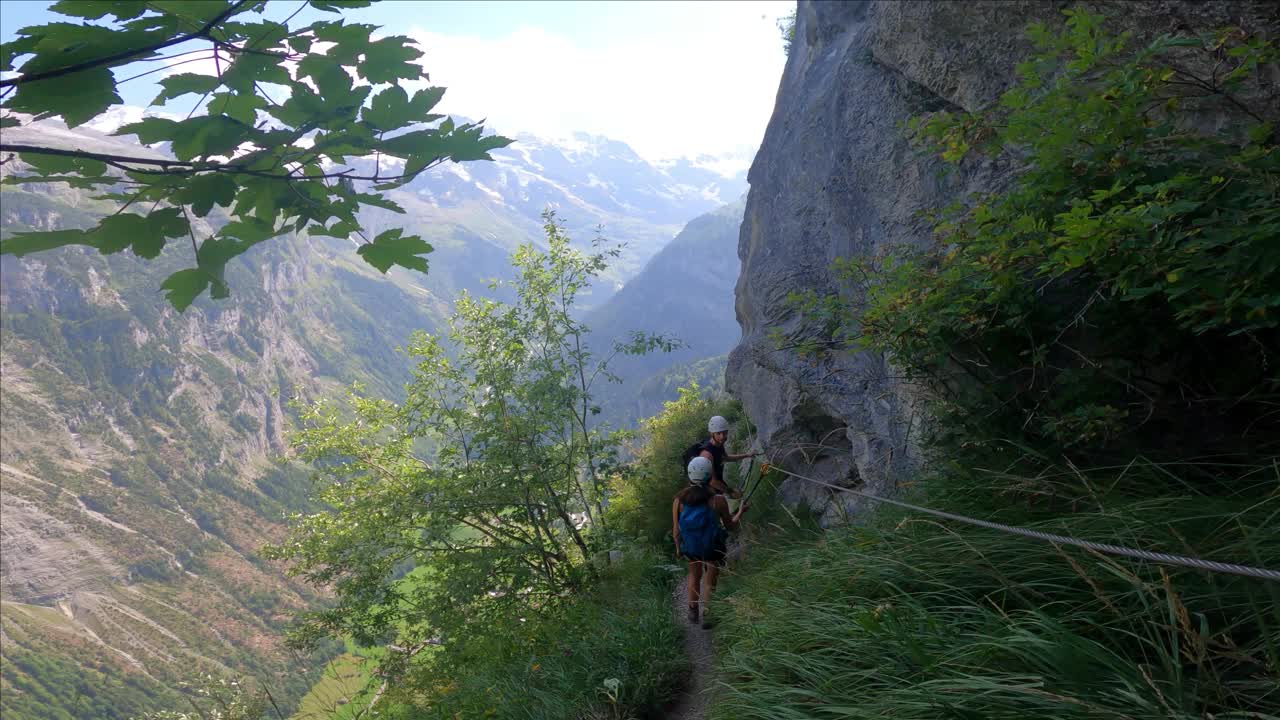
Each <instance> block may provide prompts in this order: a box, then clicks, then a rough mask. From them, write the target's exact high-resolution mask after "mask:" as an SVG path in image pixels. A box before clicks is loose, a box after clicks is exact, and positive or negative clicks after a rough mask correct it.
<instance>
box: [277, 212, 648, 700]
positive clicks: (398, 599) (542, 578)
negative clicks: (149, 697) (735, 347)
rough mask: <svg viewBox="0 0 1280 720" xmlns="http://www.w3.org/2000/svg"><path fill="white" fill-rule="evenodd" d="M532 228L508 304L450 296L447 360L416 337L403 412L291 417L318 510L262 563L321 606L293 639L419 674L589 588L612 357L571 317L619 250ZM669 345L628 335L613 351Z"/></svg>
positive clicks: (358, 401) (436, 342) (433, 341)
mask: <svg viewBox="0 0 1280 720" xmlns="http://www.w3.org/2000/svg"><path fill="white" fill-rule="evenodd" d="M545 231H546V239H547V250H546V251H545V252H543V251H539V250H537V249H535V248H534V247H533V246H532V245H524V246H521V247H520V248H519V249H518V250H517V251H516V253H515V255H514V257H513V264H514V266H515V268H516V271H517V279H516V281H515V282H514V285H513V287H512V290H513V296H514V301H513V302H512V304H510V305H506V304H503V303H499V302H497V301H494V300H488V299H481V298H473V297H471V296H470V295H466V294H464V295H463V296H462V297H461V298H460V299H459V300H458V302H457V309H456V312H455V314H454V316H453V318H452V319H451V320H450V322H449V336H448V340H449V341H450V343H451V348H452V349H451V351H450V352H448V353H446V351H445V344H444V339H442V338H440V337H437V336H432V335H428V334H426V333H419V334H417V335H416V336H415V337H414V339H413V341H412V342H411V343H410V346H409V348H408V352H409V353H410V354H411V355H412V356H413V357H415V358H416V359H417V365H416V368H415V369H414V373H413V380H412V382H411V383H409V385H408V386H407V388H406V397H405V399H404V401H403V402H399V403H394V402H390V401H388V400H382V399H376V398H370V397H367V396H365V395H363V394H362V393H361V392H360V390H359V388H357V389H355V390H353V391H352V393H351V394H350V395H349V397H348V402H347V403H346V406H345V407H342V408H339V407H337V406H335V405H334V404H331V403H326V402H319V403H316V404H313V405H310V406H307V407H305V408H304V409H303V411H302V417H301V424H302V430H300V431H299V432H298V433H297V434H296V435H295V436H294V438H293V442H294V445H295V447H296V448H297V450H298V451H299V453H300V456H301V457H302V458H304V459H306V460H310V461H314V462H316V463H318V464H319V467H321V468H322V470H323V475H322V478H321V482H320V484H319V485H318V486H317V493H316V497H317V499H318V500H319V501H320V502H321V503H323V504H324V506H325V508H326V509H325V510H323V511H320V512H316V513H311V514H306V515H301V514H300V515H295V516H294V517H293V528H292V531H291V534H290V537H289V538H288V539H287V540H286V541H285V542H284V543H282V544H281V545H279V546H276V547H273V548H269V549H268V553H269V555H270V556H272V557H275V558H279V559H284V560H288V561H290V562H291V563H292V571H293V572H294V573H295V574H298V575H301V576H302V577H304V578H306V579H307V580H309V581H311V582H313V583H315V584H317V585H324V586H329V587H331V588H332V589H333V591H334V593H335V595H336V602H335V603H334V604H333V605H332V607H330V608H327V609H324V610H320V611H317V612H314V613H311V614H309V615H308V616H307V617H306V618H305V620H306V622H305V623H304V624H303V625H302V626H301V627H300V629H299V631H298V632H297V633H296V634H295V638H296V639H297V640H298V641H299V642H302V643H307V642H309V641H313V640H315V639H316V638H319V637H323V636H325V635H336V636H346V637H350V638H351V639H352V640H353V641H355V642H356V643H357V644H358V645H360V646H363V647H372V646H376V645H382V644H386V643H392V644H393V645H394V646H395V647H397V648H402V649H405V650H402V651H400V652H393V653H388V654H387V655H386V656H385V657H384V658H383V660H382V662H381V665H380V672H382V673H384V674H387V675H389V676H396V675H399V674H401V673H404V672H407V671H409V670H411V669H414V668H419V669H422V668H426V669H425V670H423V672H424V673H425V676H434V675H433V671H431V670H430V668H431V667H435V666H437V665H439V666H440V667H447V666H448V665H449V663H452V662H455V661H457V660H456V657H457V653H463V652H465V651H466V648H467V647H468V643H473V642H481V641H482V640H483V639H484V638H488V637H492V634H493V633H495V632H497V631H498V629H499V628H503V627H507V628H511V627H515V625H512V624H511V623H515V622H517V621H518V618H521V617H526V616H530V615H533V614H535V613H536V614H546V613H555V612H557V608H558V607H559V606H560V605H561V604H562V603H565V602H568V601H569V600H568V599H569V598H570V597H571V596H572V594H573V592H574V591H581V590H583V589H584V588H587V587H588V586H589V582H590V579H591V577H592V575H593V574H594V573H593V570H592V568H591V566H590V565H589V564H588V563H587V560H588V558H590V557H592V554H593V552H594V550H595V549H596V546H597V544H598V541H599V540H598V538H599V537H601V536H602V533H603V531H604V529H605V525H604V521H605V518H604V515H603V511H602V508H603V500H604V492H605V477H606V476H607V474H609V473H611V472H612V468H613V467H614V466H615V465H616V460H615V457H614V456H615V454H616V448H615V444H614V440H613V439H612V437H611V436H609V435H607V434H605V433H604V432H603V431H602V430H601V429H600V428H597V427H595V426H594V425H593V423H592V419H591V418H592V417H593V415H594V414H595V412H596V410H597V408H595V406H594V405H593V399H592V398H593V392H594V390H593V387H594V385H595V384H596V382H597V381H598V380H599V379H600V378H608V377H609V370H608V365H609V361H610V359H611V357H612V356H606V357H602V358H598V357H596V356H595V355H593V354H592V353H591V352H590V351H589V350H587V349H586V347H587V345H586V343H585V342H584V339H585V336H586V333H587V328H586V327H585V326H583V325H582V324H581V322H580V321H578V320H577V319H575V317H574V316H573V308H574V306H575V299H576V297H577V295H578V293H579V292H580V291H582V290H583V289H584V288H585V287H587V285H588V284H589V283H590V281H591V279H592V278H594V277H595V276H596V275H598V274H599V273H600V272H601V271H602V270H603V269H604V268H605V266H606V263H607V262H608V260H609V259H610V258H611V257H613V256H614V255H615V254H616V252H617V251H616V250H612V249H601V248H600V247H599V246H597V249H596V251H595V252H593V253H590V254H586V253H583V252H580V251H578V250H575V249H573V248H572V247H571V245H570V241H569V238H568V237H567V236H565V235H564V234H563V232H562V230H561V228H560V227H559V226H558V225H557V224H556V222H555V217H554V215H552V214H550V213H548V214H547V215H546V226H545ZM667 343H668V341H666V340H665V339H663V338H660V337H654V336H644V335H639V336H636V337H634V338H632V340H631V341H630V342H629V343H628V344H627V345H625V346H619V347H617V348H615V352H646V351H648V350H651V349H654V348H660V347H663V346H665V345H666V344H667Z"/></svg>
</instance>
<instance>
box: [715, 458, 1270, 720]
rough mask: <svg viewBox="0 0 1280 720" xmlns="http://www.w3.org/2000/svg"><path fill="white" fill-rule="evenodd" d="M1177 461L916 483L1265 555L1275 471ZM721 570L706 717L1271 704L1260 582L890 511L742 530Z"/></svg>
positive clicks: (1122, 532)
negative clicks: (1192, 476)
mask: <svg viewBox="0 0 1280 720" xmlns="http://www.w3.org/2000/svg"><path fill="white" fill-rule="evenodd" d="M1186 470H1187V468H1171V467H1166V466H1155V465H1150V464H1137V463H1135V464H1134V465H1133V466H1129V467H1127V468H1118V469H1117V468H1112V469H1102V470H1099V471H1097V472H1093V473H1086V472H1079V471H1074V470H1070V469H1068V470H1067V471H1066V472H1064V473H1062V474H1061V475H1060V476H1057V477H1038V478H1016V477H1013V476H1010V475H1007V474H1004V473H982V472H970V473H968V474H967V477H965V478H963V481H960V479H958V478H956V477H954V476H953V477H950V478H935V479H934V480H933V481H932V482H931V483H929V484H928V485H927V486H926V487H927V489H928V492H923V493H921V497H917V498H916V499H917V500H922V501H924V502H925V503H926V504H929V505H933V506H935V507H943V508H947V509H960V510H962V511H966V512H970V513H975V514H979V516H981V517H992V516H998V517H1000V518H1001V519H1003V520H1005V521H1015V522H1022V523H1025V524H1029V525H1031V526H1033V527H1038V528H1040V529H1045V530H1050V531H1057V532H1063V533H1066V534H1075V535H1079V536H1083V537H1086V538H1089V539H1095V540H1102V541H1107V542H1114V543H1121V544H1132V545H1136V546H1138V547H1144V548H1149V549H1157V550H1164V551H1168V552H1178V553H1188V554H1193V555H1197V554H1199V555H1204V556H1208V557H1211V558H1214V559H1223V560H1228V561H1238V562H1243V563H1247V564H1254V565H1260V566H1264V567H1271V568H1275V567H1280V533H1277V532H1276V531H1275V529H1274V528H1275V522H1274V521H1275V517H1276V515H1277V513H1280V471H1278V470H1277V468H1276V467H1275V466H1272V467H1270V468H1266V467H1262V466H1258V467H1254V468H1245V469H1243V470H1242V472H1241V473H1240V474H1239V478H1240V482H1239V483H1238V486H1237V490H1236V491H1235V492H1233V493H1230V494H1228V495H1226V496H1219V497H1212V496H1209V495H1204V494H1200V493H1199V492H1197V491H1196V490H1194V489H1193V488H1194V487H1195V486H1194V485H1191V484H1184V483H1183V482H1181V476H1180V472H1179V471H1186ZM949 488H964V489H963V490H949ZM1151 498H1156V499H1151ZM1073 505H1074V511H1073V510H1072V506H1073ZM725 585H726V589H727V591H728V592H726V593H724V594H722V595H721V597H720V599H719V600H718V601H717V602H719V603H720V604H722V606H723V607H722V608H721V613H720V614H721V617H723V618H725V622H724V624H723V625H722V629H721V630H720V631H719V636H718V648H719V655H720V657H719V669H720V687H719V697H718V700H717V702H716V703H714V706H713V712H712V717H713V718H735V719H741V718H769V719H777V720H780V719H783V718H878V717H894V718H930V719H932V718H975V719H976V718H1009V719H1013V718H1216V719H1219V720H1221V719H1222V718H1275V717H1280V584H1277V583H1274V582H1268V581H1264V580H1255V579H1249V578H1243V577H1236V576H1230V575H1217V574H1210V573H1207V572H1204V571H1198V570H1191V569H1181V568H1169V567H1163V566H1156V565H1151V564H1145V563H1141V562H1135V561H1133V560H1128V559H1124V558H1111V557H1105V556H1101V555H1098V554H1093V553H1089V552H1086V551H1082V550H1077V549H1072V548H1060V547H1057V546H1054V545H1050V544H1046V543H1039V542H1035V541H1030V540H1025V539H1022V538H1018V537H1014V536H1009V535H1004V534H1000V533H996V532H992V531H988V530H983V529H978V528H969V527H961V526H955V525H952V524H946V523H940V522H938V521H935V520H933V519H930V518H927V517H921V516H916V515H911V514H909V513H905V512H898V511H890V510H885V511H882V512H881V513H880V514H879V515H878V516H877V517H876V519H875V520H873V521H872V522H871V524H870V525H868V526H865V527H851V528H845V529H841V530H837V531H833V532H829V533H826V534H825V535H818V534H813V533H791V534H789V535H788V536H778V537H775V538H773V541H772V542H770V543H762V544H757V545H755V546H753V548H752V551H751V554H750V556H749V558H747V560H746V561H745V562H744V563H742V564H741V565H739V566H738V567H737V568H736V569H735V570H734V571H733V572H731V573H730V574H729V576H728V578H727V580H726V583H725Z"/></svg>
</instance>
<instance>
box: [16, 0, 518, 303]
mask: <svg viewBox="0 0 1280 720" xmlns="http://www.w3.org/2000/svg"><path fill="white" fill-rule="evenodd" d="M368 4H369V3H368V2H317V3H311V6H312V7H313V8H315V9H318V10H321V11H323V12H338V13H340V12H341V11H342V10H343V9H345V8H350V7H363V6H366V5H368ZM51 9H52V10H53V11H54V12H57V13H61V14H63V15H67V16H71V17H76V18H82V19H86V20H104V22H106V23H109V24H93V23H90V22H83V23H72V22H56V23H48V24H45V25H37V26H31V27H26V28H22V29H21V30H19V31H18V36H17V38H16V39H15V40H13V41H11V42H9V43H5V44H3V45H0V66H2V67H3V69H6V70H12V69H15V68H17V70H18V71H19V73H20V74H18V75H16V76H14V77H10V78H7V79H4V80H0V98H2V99H3V100H2V104H0V108H3V109H4V110H7V111H9V114H7V115H6V116H5V117H4V120H5V125H6V126H15V125H21V124H23V122H24V121H23V119H22V118H20V117H19V116H17V115H15V114H14V113H24V114H29V115H30V116H32V117H34V119H36V120H39V119H42V118H46V117H53V116H60V117H61V118H62V119H63V120H64V121H65V122H66V124H67V125H68V126H69V127H76V126H78V125H82V124H84V123H86V122H88V121H90V120H92V119H93V118H95V117H98V116H99V115H101V114H102V113H104V112H106V111H107V110H108V108H110V107H111V106H112V105H113V104H118V103H120V102H121V100H120V97H119V95H118V94H117V92H116V86H117V84H118V83H123V82H128V81H129V80H133V79H136V78H138V77H142V76H143V75H147V74H150V73H149V72H143V73H140V74H135V75H133V76H132V77H127V78H125V79H123V80H119V81H117V80H116V76H117V75H116V74H118V75H129V74H130V70H132V69H135V68H136V67H137V63H140V62H144V61H145V62H154V61H156V60H163V59H166V58H168V57H177V56H178V55H188V54H190V53H192V52H196V53H205V54H204V57H206V58H212V59H213V60H214V61H215V64H216V66H217V71H218V75H217V77H212V76H206V75H199V74H193V73H180V74H176V75H171V76H169V77H166V78H164V79H163V80H161V81H160V85H161V91H160V93H159V95H157V96H156V98H155V100H154V101H153V104H154V105H164V104H167V103H172V102H174V101H176V100H182V101H183V102H185V103H188V104H190V105H191V112H190V113H188V114H187V117H186V118H185V119H183V120H172V119H167V118H160V117H150V118H145V119H143V120H141V121H139V122H135V123H131V124H129V125H125V126H123V127H121V128H119V129H118V130H117V131H116V134H117V135H137V136H138V138H139V139H140V140H141V142H142V143H143V144H144V145H155V144H161V143H167V144H168V147H169V148H170V150H171V152H172V155H173V158H174V159H168V158H163V157H161V156H159V155H157V154H155V153H145V152H142V151H139V152H138V153H136V154H134V155H118V154H110V153H95V152H91V151H88V150H74V151H72V150H64V149H58V148H50V147H41V146H36V145H29V144H23V143H0V150H3V151H6V152H10V151H12V152H17V153H19V157H20V158H21V159H22V161H23V162H24V163H26V165H27V166H28V167H27V170H26V172H25V173H22V174H11V175H9V176H8V177H6V178H5V182H6V183H66V184H68V185H71V186H73V187H81V188H95V189H105V190H106V191H107V193H106V195H105V197H107V198H111V199H114V200H117V201H119V202H120V203H122V206H121V208H120V210H119V211H117V213H116V214H113V215H111V216H110V217H107V218H104V219H102V220H101V221H100V222H98V224H97V225H96V226H94V227H91V228H89V229H70V230H58V231H28V232H19V233H16V234H14V235H12V236H11V237H9V238H7V239H5V240H4V241H3V243H2V244H0V253H7V254H14V255H25V254H27V253H32V252H40V251H46V250H50V249H53V248H57V247H62V246H66V245H85V246H88V247H92V248H96V249H98V250H99V251H100V252H102V253H104V254H105V253H115V252H120V251H122V250H124V249H126V248H129V249H132V251H133V252H134V254H136V255H137V256H139V257H142V258H146V259H151V258H155V257H156V256H157V255H159V254H160V252H161V251H162V250H163V248H164V247H165V245H166V244H167V243H168V241H169V240H172V239H175V238H180V237H183V236H189V237H190V239H191V245H192V250H193V254H194V258H193V260H194V262H195V266H194V267H191V268H188V269H185V270H180V271H178V272H176V273H174V274H172V275H170V276H169V278H168V279H167V280H165V281H164V283H163V284H162V286H161V287H162V289H164V290H165V291H166V294H167V297H168V299H169V301H170V302H171V303H172V304H173V306H174V307H176V308H178V309H179V310H182V309H185V308H186V307H188V306H189V305H190V304H191V303H192V302H193V301H194V300H195V298H197V297H199V296H200V295H202V294H204V293H206V292H208V293H209V294H210V296H211V297H213V298H225V297H227V296H228V294H229V293H230V288H229V286H228V284H227V282H226V279H225V274H226V266H227V263H228V261H230V260H231V259H232V258H234V257H236V256H238V255H240V254H242V253H244V252H245V251H247V250H249V249H250V248H251V247H253V246H255V245H257V244H259V243H261V242H264V241H266V240H269V239H272V238H275V237H278V236H280V235H282V234H285V233H289V232H302V231H309V232H311V233H313V234H322V235H332V236H335V237H340V238H347V237H349V236H352V235H356V236H359V237H360V238H361V239H362V240H363V243H364V244H363V245H362V246H361V247H360V249H359V251H358V252H359V254H360V256H361V257H362V258H363V259H365V260H366V261H367V262H368V263H369V264H370V265H372V266H374V267H376V268H377V269H378V270H380V271H381V272H384V273H385V272H387V271H388V270H389V269H390V268H391V267H392V266H395V265H399V266H402V267H405V268H410V269H414V270H418V271H421V272H426V269H427V264H426V261H425V260H424V259H423V258H422V257H421V255H422V254H424V253H427V252H430V250H431V246H430V245H429V244H428V243H426V242H425V241H423V240H422V239H421V238H418V237H416V236H403V237H402V232H401V231H400V230H388V231H386V232H383V233H381V234H379V235H378V236H377V237H376V238H374V239H373V240H370V239H369V238H368V237H365V236H364V234H363V233H362V232H361V228H360V223H359V220H358V216H359V212H360V209H361V208H362V207H364V206H376V207H381V208H386V209H390V210H393V211H396V212H403V211H402V210H401V209H400V208H399V207H398V206H397V205H396V204H395V203H394V202H391V201H390V200H388V199H386V198H385V197H384V196H383V195H382V194H381V192H379V191H384V190H389V189H393V188H397V187H400V186H401V185H404V184H405V183H407V182H410V181H411V180H413V179H414V178H415V177H417V176H418V175H419V174H420V173H421V172H423V171H424V170H426V169H428V168H430V167H433V166H435V165H437V164H439V163H442V162H445V161H453V162H463V161H469V160H487V159H490V158H489V155H488V152H489V151H490V150H493V149H495V148H500V147H504V146H506V145H507V144H509V143H510V141H509V140H507V139H505V138H502V137H498V136H493V135H490V136H483V127H482V126H481V125H480V124H456V123H454V122H453V120H452V119H449V118H443V116H441V115H436V114H432V113H431V110H432V109H433V108H434V107H435V105H436V104H437V103H438V102H439V101H440V99H441V97H442V96H443V93H444V88H439V87H428V88H424V89H422V90H418V91H416V92H415V93H414V94H413V95H412V96H410V95H409V94H408V93H407V91H406V90H405V89H404V87H402V86H401V84H402V83H406V82H416V81H420V80H425V79H426V72H425V70H424V69H423V68H422V67H421V66H420V65H419V64H417V62H416V61H417V60H418V58H420V57H421V56H422V53H421V52H420V51H419V50H418V49H417V48H416V47H415V46H414V44H413V42H412V40H411V39H410V38H408V37H405V36H401V35H393V36H388V37H382V38H379V39H374V34H375V32H376V31H377V30H378V28H377V27H375V26H372V25H362V24H346V23H345V22H344V21H343V20H341V19H338V20H325V21H317V22H314V23H311V24H309V25H305V26H295V27H290V26H289V25H288V20H286V21H285V22H283V23H281V22H275V21H272V20H268V19H265V18H266V11H267V9H268V3H267V2H265V1H262V0H214V1H212V2H204V3H131V2H125V3H78V2H59V3H56V4H55V5H53V6H52V7H51ZM295 15H296V13H295ZM255 16H256V17H255ZM292 17H293V16H290V18H289V20H291V19H292ZM321 43H323V45H321ZM192 46H195V47H197V48H201V49H197V50H190V48H191V47H192ZM177 47H181V48H183V49H184V50H186V51H187V52H182V53H176V54H171V55H164V54H163V52H164V51H166V50H167V49H169V48H177ZM203 48H207V51H206V50H204V49H203ZM19 59H22V60H21V61H19ZM188 59H189V58H188ZM184 62H185V61H184ZM113 71H115V73H116V74H113ZM352 75H355V76H356V77H358V78H360V79H362V80H364V81H366V82H365V83H364V84H360V85H357V84H355V83H354V82H353V78H352ZM201 109H202V110H203V113H201V114H196V112H195V111H196V110H201ZM442 118H443V119H442ZM437 121H439V123H438V124H433V123H436V122H437ZM429 124H431V125H429ZM383 156H386V157H389V158H395V159H399V160H401V161H403V163H404V168H403V170H402V171H401V172H399V173H389V174H388V173H385V172H384V171H383V170H382V168H381V166H380V162H381V158H382V157H383ZM369 158H373V159H372V160H369ZM349 159H350V160H349ZM344 165H346V167H343V166H344ZM370 166H371V167H370ZM357 182H360V183H363V184H365V185H369V186H372V188H371V191H369V192H362V191H360V190H359V189H357V185H356V183H357ZM126 208H147V209H146V210H145V211H142V212H139V213H136V214H135V213H133V212H131V211H128V210H126ZM215 208H220V209H221V210H220V212H222V213H225V214H226V215H228V216H229V217H230V218H231V219H232V222H230V223H226V224H223V225H222V226H221V227H220V228H218V229H216V230H215V231H214V232H212V234H210V235H208V236H207V237H204V238H202V239H198V238H197V230H198V229H200V227H201V226H199V225H197V224H196V223H194V222H193V221H192V219H191V215H193V214H194V215H195V216H197V217H206V216H209V215H210V213H212V212H214V209H215Z"/></svg>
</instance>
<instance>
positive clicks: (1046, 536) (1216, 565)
mask: <svg viewBox="0 0 1280 720" xmlns="http://www.w3.org/2000/svg"><path fill="white" fill-rule="evenodd" d="M770 469H774V470H777V471H778V472H780V473H783V474H785V475H790V476H791V477H794V478H798V479H800V480H805V481H807V482H811V483H813V484H815V485H822V486H824V487H828V488H831V489H832V490H838V491H840V492H845V493H849V494H851V495H857V496H858V497H863V498H866V499H868V500H873V501H875V502H882V503H888V504H890V505H897V506H898V507H901V508H906V509H908V510H914V511H916V512H920V513H925V514H926V515H933V516H934V517H940V518H944V519H947V520H954V521H956V522H962V523H966V524H969V525H976V526H978V527H982V528H987V529H988V530H998V531H1000V532H1005V533H1009V534H1012V535H1021V536H1022V537H1029V538H1033V539H1035V540H1044V541H1045V542H1051V543H1055V544H1058V545H1071V546H1073V547H1078V548H1084V549H1086V550H1095V551H1097V552H1103V553H1108V554H1111V555H1123V556H1125V557H1131V558H1137V559H1139V560H1150V561H1152V562H1158V563H1164V564H1167V565H1181V566H1183V567H1189V568H1196V569H1198V570H1210V571H1212V572H1220V573H1230V574H1232V575H1243V576H1245V577H1254V578H1262V579H1263V580H1275V581H1280V571H1276V570H1268V569H1266V568H1256V567H1251V566H1249V565H1237V564H1235V563H1224V562H1217V561H1215V560H1203V559H1201V558H1196V557H1188V556H1186V555H1171V554H1169V553H1162V552H1152V551H1150V550H1137V549H1135V548H1128V547H1123V546H1120V545H1110V544H1108V543H1099V542H1093V541H1091V540H1080V539H1078V538H1073V537H1068V536H1066V535H1057V534H1055V533H1047V532H1040V531H1039V530H1030V529H1028V528H1021V527H1014V526H1012V525H1004V524H1001V523H997V522H991V521H989V520H978V519H976V518H971V517H965V516H964V515H956V514H955V513H949V512H945V511H942V510H934V509H933V508H927V507H922V506H920V505H913V504H911V503H908V502H903V501H901V500H894V499H892V498H887V497H881V496H879V495H872V494H870V493H865V492H862V491H861V490H853V489H851V488H846V487H840V486H839V485H833V484H831V483H829V482H823V481H822V480H815V479H813V478H811V477H805V476H804V475H801V474H799V473H793V472H791V471H790V470H784V469H782V468H780V467H777V466H775V465H770V464H769V463H763V464H762V465H761V466H760V474H761V475H762V476H763V475H764V474H765V473H766V472H768V471H769V470H770Z"/></svg>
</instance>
